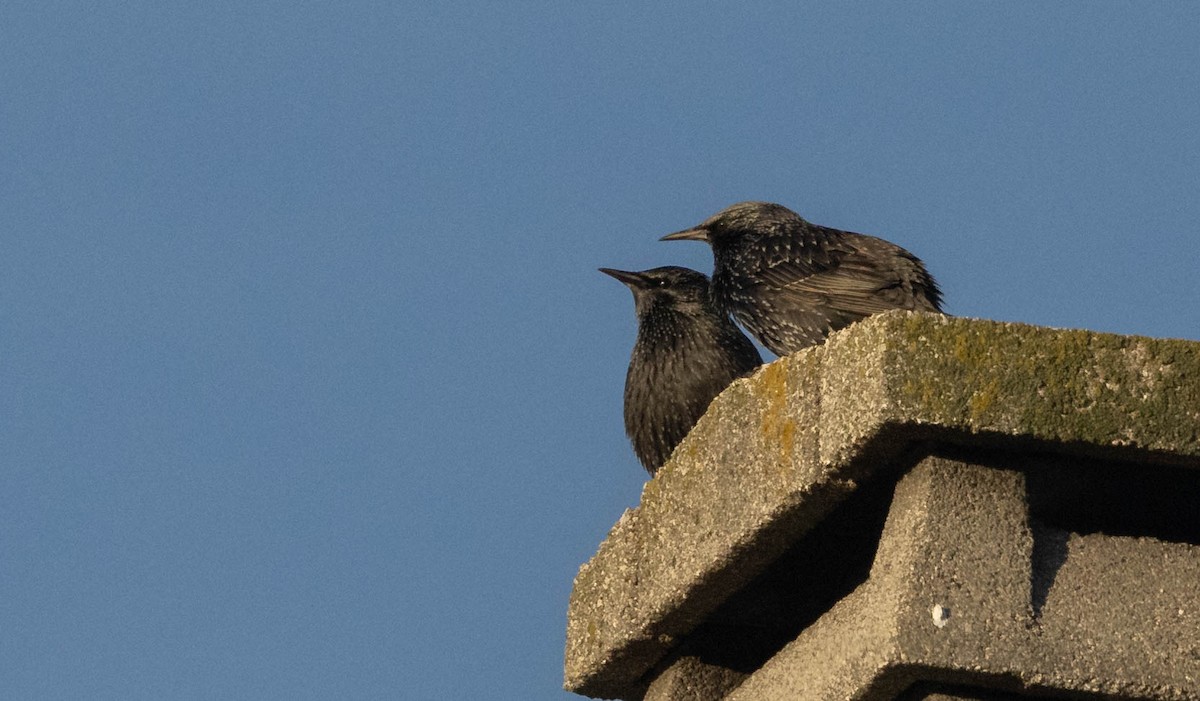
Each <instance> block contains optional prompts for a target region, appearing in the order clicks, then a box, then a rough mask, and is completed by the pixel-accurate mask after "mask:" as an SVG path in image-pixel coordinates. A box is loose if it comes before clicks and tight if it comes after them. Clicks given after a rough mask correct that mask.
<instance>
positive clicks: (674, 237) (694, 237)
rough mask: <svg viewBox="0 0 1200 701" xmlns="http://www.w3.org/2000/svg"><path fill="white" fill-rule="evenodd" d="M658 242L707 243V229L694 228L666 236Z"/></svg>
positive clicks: (701, 227)
mask: <svg viewBox="0 0 1200 701" xmlns="http://www.w3.org/2000/svg"><path fill="white" fill-rule="evenodd" d="M659 241H704V242H705V243H708V229H705V228H704V227H703V226H696V227H692V228H691V229H684V230H683V231H676V232H675V233H673V234H667V235H666V236H664V237H662V238H661V239H659Z"/></svg>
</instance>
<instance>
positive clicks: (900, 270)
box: [760, 227, 920, 327]
mask: <svg viewBox="0 0 1200 701" xmlns="http://www.w3.org/2000/svg"><path fill="white" fill-rule="evenodd" d="M817 228H819V229H824V230H825V231H826V232H828V233H830V234H840V235H841V236H830V237H829V239H828V240H829V241H831V242H836V243H835V244H834V245H832V246H828V245H827V247H826V248H824V250H823V251H822V254H823V255H822V256H821V257H820V258H817V259H815V260H814V259H813V257H811V256H810V257H803V256H801V257H799V258H798V259H797V258H793V259H790V260H785V261H779V262H777V263H776V264H775V265H772V266H771V267H769V268H767V269H766V270H764V271H762V272H761V273H760V275H761V277H762V279H763V280H764V282H766V283H767V284H768V285H770V286H772V287H774V288H775V289H776V291H777V294H779V295H781V296H782V297H783V298H785V299H788V300H789V301H790V302H791V303H793V304H796V305H798V306H800V307H802V308H806V309H807V308H814V307H817V306H826V307H830V308H832V309H834V310H836V311H837V312H838V313H839V314H841V315H844V316H845V317H846V320H847V321H846V323H849V321H853V320H855V319H856V318H861V317H864V316H869V315H871V314H877V313H879V312H883V311H887V310H889V309H896V308H904V307H909V308H911V302H910V301H909V300H910V299H911V295H912V289H911V287H912V282H913V276H914V275H915V274H917V273H918V271H919V266H920V263H919V262H918V261H917V260H916V259H915V258H913V257H912V256H911V255H910V254H908V253H907V252H906V251H904V249H902V248H900V247H899V246H896V245H894V244H892V243H889V242H887V241H884V240H882V239H877V238H874V237H871V236H864V235H861V234H848V232H841V231H838V230H836V229H832V230H831V229H826V228H825V227H817ZM851 237H852V238H851ZM834 321H835V324H836V323H837V321H838V320H834ZM835 327H836V326H835Z"/></svg>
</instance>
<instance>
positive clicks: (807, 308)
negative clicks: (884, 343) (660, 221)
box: [661, 202, 942, 357]
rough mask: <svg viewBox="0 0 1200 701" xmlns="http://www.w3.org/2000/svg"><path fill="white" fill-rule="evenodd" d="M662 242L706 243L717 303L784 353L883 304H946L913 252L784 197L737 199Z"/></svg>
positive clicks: (931, 307) (930, 307)
mask: <svg viewBox="0 0 1200 701" xmlns="http://www.w3.org/2000/svg"><path fill="white" fill-rule="evenodd" d="M661 240H663V241H681V240H688V241H704V242H705V243H708V244H709V245H710V246H711V247H712V252H713V276H712V297H713V301H714V303H715V304H716V305H717V308H718V309H719V310H721V311H723V312H725V313H727V314H729V315H731V316H732V317H733V318H734V319H736V320H737V321H738V323H740V324H741V325H742V326H744V327H746V329H747V330H749V331H750V333H751V334H753V335H754V337H755V338H757V339H758V340H759V342H760V343H762V344H763V346H765V347H766V348H767V349H768V350H770V351H771V352H772V353H774V354H775V355H777V356H781V357H782V356H785V355H788V354H790V353H794V352H796V351H798V350H800V349H802V348H807V347H809V346H813V345H817V344H819V343H822V342H824V340H825V339H826V338H827V337H828V336H829V334H830V333H833V332H834V331H837V330H838V329H841V328H844V327H846V326H849V325H850V324H852V323H854V322H855V321H858V320H860V319H863V318H865V317H868V316H870V315H872V314H876V313H879V312H884V311H888V310H890V309H912V310H919V311H929V312H939V313H940V312H941V311H942V292H941V290H940V289H939V288H938V284H937V282H936V281H935V280H934V279H933V276H932V275H930V274H929V272H928V271H927V270H926V269H925V264H924V263H922V262H921V260H920V259H919V258H917V257H916V256H914V255H913V254H912V253H909V252H908V251H906V250H904V249H903V248H901V247H900V246H897V245H896V244H894V243H891V242H889V241H885V240H883V239H880V238H876V237H874V236H868V235H866V234H856V233H853V232H850V231H841V230H840V229H832V228H830V227H827V226H820V225H818V224H813V223H811V222H808V221H805V220H804V219H803V218H801V217H800V215H799V214H796V213H795V212H793V211H792V210H790V209H788V208H787V207H784V206H783V205H780V204H774V203H771V202H738V203H737V204H733V205H730V206H729V207H726V208H725V209H723V210H721V211H720V212H717V213H716V214H714V215H713V216H712V217H710V218H709V219H707V220H705V221H704V222H703V223H702V224H699V225H698V226H694V227H692V228H690V229H684V230H683V231H677V232H675V233H673V234H667V235H666V236H663V237H662V239H661Z"/></svg>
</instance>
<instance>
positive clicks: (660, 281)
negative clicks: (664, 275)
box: [658, 280, 667, 287]
mask: <svg viewBox="0 0 1200 701" xmlns="http://www.w3.org/2000/svg"><path fill="white" fill-rule="evenodd" d="M658 286H659V287H666V286H667V281H666V280H659V281H658Z"/></svg>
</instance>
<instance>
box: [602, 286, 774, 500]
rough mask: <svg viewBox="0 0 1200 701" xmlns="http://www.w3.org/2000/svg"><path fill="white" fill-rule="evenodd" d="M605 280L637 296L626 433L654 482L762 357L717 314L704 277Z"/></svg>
mask: <svg viewBox="0 0 1200 701" xmlns="http://www.w3.org/2000/svg"><path fill="white" fill-rule="evenodd" d="M600 272H602V273H604V274H606V275H610V276H612V277H614V278H616V279H617V280H619V281H620V282H622V283H624V284H625V286H626V287H628V288H629V289H630V290H631V291H632V292H633V301H634V311H635V312H636V313H637V320H638V330H637V340H636V342H635V343H634V345H633V352H632V353H631V354H630V358H629V370H628V372H627V373H626V375H625V433H626V435H628V436H629V441H630V443H632V445H633V452H634V453H635V454H636V455H637V457H638V460H639V461H640V462H641V463H642V466H643V467H645V468H646V471H647V472H649V473H650V475H651V476H652V477H653V476H654V475H655V473H657V472H658V469H659V468H660V467H662V465H663V464H664V463H665V462H666V461H667V459H668V458H669V457H671V453H672V452H673V451H674V450H675V447H676V446H677V445H679V442H680V441H682V440H683V438H684V437H685V436H686V435H687V434H688V432H689V431H691V429H692V427H693V426H694V425H695V424H696V422H697V421H699V420H700V417H701V416H703V415H704V412H705V411H706V410H707V409H708V405H709V404H710V403H711V402H712V400H713V398H714V397H716V396H717V395H718V394H720V393H721V391H722V390H724V389H725V388H726V387H728V386H729V384H730V383H731V382H733V381H734V380H735V379H737V378H739V377H743V376H745V375H748V374H750V373H751V372H753V371H754V369H755V368H757V367H758V366H759V365H761V364H762V356H761V355H759V353H758V349H757V348H755V347H754V343H753V342H751V340H750V339H749V338H747V337H746V334H744V333H742V331H741V329H739V328H738V327H737V325H736V324H734V323H733V321H732V320H731V319H730V318H729V316H728V315H727V314H725V313H724V312H721V311H719V310H718V309H717V308H716V307H715V306H713V303H712V299H711V296H710V289H709V279H708V276H707V275H705V274H704V273H700V272H697V271H695V270H690V269H688V268H681V267H677V266H666V267H661V268H652V269H650V270H643V271H641V272H630V271H625V270H615V269H613V268H600Z"/></svg>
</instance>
